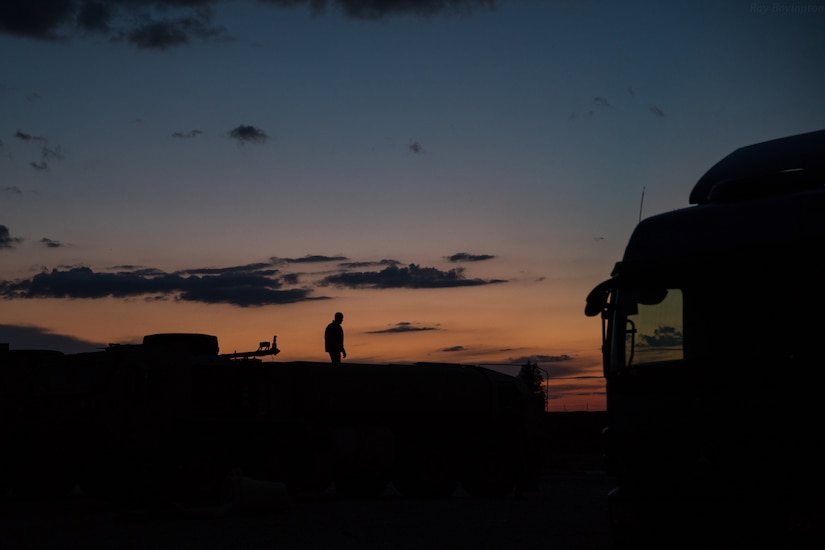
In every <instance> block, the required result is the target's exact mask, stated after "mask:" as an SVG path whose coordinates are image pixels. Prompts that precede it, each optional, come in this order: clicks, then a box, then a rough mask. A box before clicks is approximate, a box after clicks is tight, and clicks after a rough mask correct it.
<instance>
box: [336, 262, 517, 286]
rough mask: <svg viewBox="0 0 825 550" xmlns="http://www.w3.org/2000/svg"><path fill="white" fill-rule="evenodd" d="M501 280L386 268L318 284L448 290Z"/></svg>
mask: <svg viewBox="0 0 825 550" xmlns="http://www.w3.org/2000/svg"><path fill="white" fill-rule="evenodd" d="M502 282H505V281H501V280H487V281H485V280H482V279H466V278H465V277H464V271H463V269H461V268H456V269H451V270H449V271H441V270H439V269H436V268H434V267H420V266H418V265H416V264H410V265H409V266H408V267H398V266H394V265H391V266H388V267H386V268H384V269H382V270H381V271H358V272H352V273H339V274H335V275H328V276H327V277H324V278H323V279H322V280H321V285H322V286H323V285H332V286H338V287H348V288H449V287H463V286H479V285H487V284H493V283H502Z"/></svg>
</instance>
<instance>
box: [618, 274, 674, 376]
mask: <svg viewBox="0 0 825 550" xmlns="http://www.w3.org/2000/svg"><path fill="white" fill-rule="evenodd" d="M625 296H626V297H627V298H628V302H627V303H625V304H623V305H624V306H627V307H623V308H622V309H623V310H624V312H625V329H624V331H623V335H624V365H626V366H633V365H643V364H646V363H660V362H663V361H677V360H681V359H684V339H683V336H682V332H683V317H682V291H681V290H679V289H675V288H672V289H667V291H666V292H665V291H661V290H660V291H655V292H651V291H650V290H643V291H642V290H640V291H636V292H628V293H627V294H626V295H625Z"/></svg>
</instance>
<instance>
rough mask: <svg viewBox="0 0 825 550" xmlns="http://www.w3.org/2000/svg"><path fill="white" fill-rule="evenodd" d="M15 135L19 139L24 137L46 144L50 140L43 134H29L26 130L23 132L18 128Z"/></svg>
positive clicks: (26, 139) (24, 139) (24, 138)
mask: <svg viewBox="0 0 825 550" xmlns="http://www.w3.org/2000/svg"><path fill="white" fill-rule="evenodd" d="M14 136H15V137H16V138H18V139H22V140H23V141H39V142H41V143H44V144H45V143H48V142H49V140H48V139H47V138H44V137H43V136H33V135H31V134H27V133H26V132H21V131H20V130H17V131H16V132H15V133H14Z"/></svg>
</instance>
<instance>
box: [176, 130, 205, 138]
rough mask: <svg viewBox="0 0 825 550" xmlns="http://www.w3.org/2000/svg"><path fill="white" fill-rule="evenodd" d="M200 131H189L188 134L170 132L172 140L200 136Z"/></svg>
mask: <svg viewBox="0 0 825 550" xmlns="http://www.w3.org/2000/svg"><path fill="white" fill-rule="evenodd" d="M202 133H203V132H201V131H200V130H189V131H188V132H172V137H173V138H182V139H192V138H196V137H198V136H199V135H201V134H202Z"/></svg>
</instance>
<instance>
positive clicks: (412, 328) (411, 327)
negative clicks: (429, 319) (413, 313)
mask: <svg viewBox="0 0 825 550" xmlns="http://www.w3.org/2000/svg"><path fill="white" fill-rule="evenodd" d="M430 330H438V328H436V327H427V326H416V325H415V324H413V323H410V322H407V321H402V322H400V323H397V324H395V325H393V326H391V327H389V328H385V329H380V330H372V331H368V332H367V334H403V333H409V332H425V331H430Z"/></svg>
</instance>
